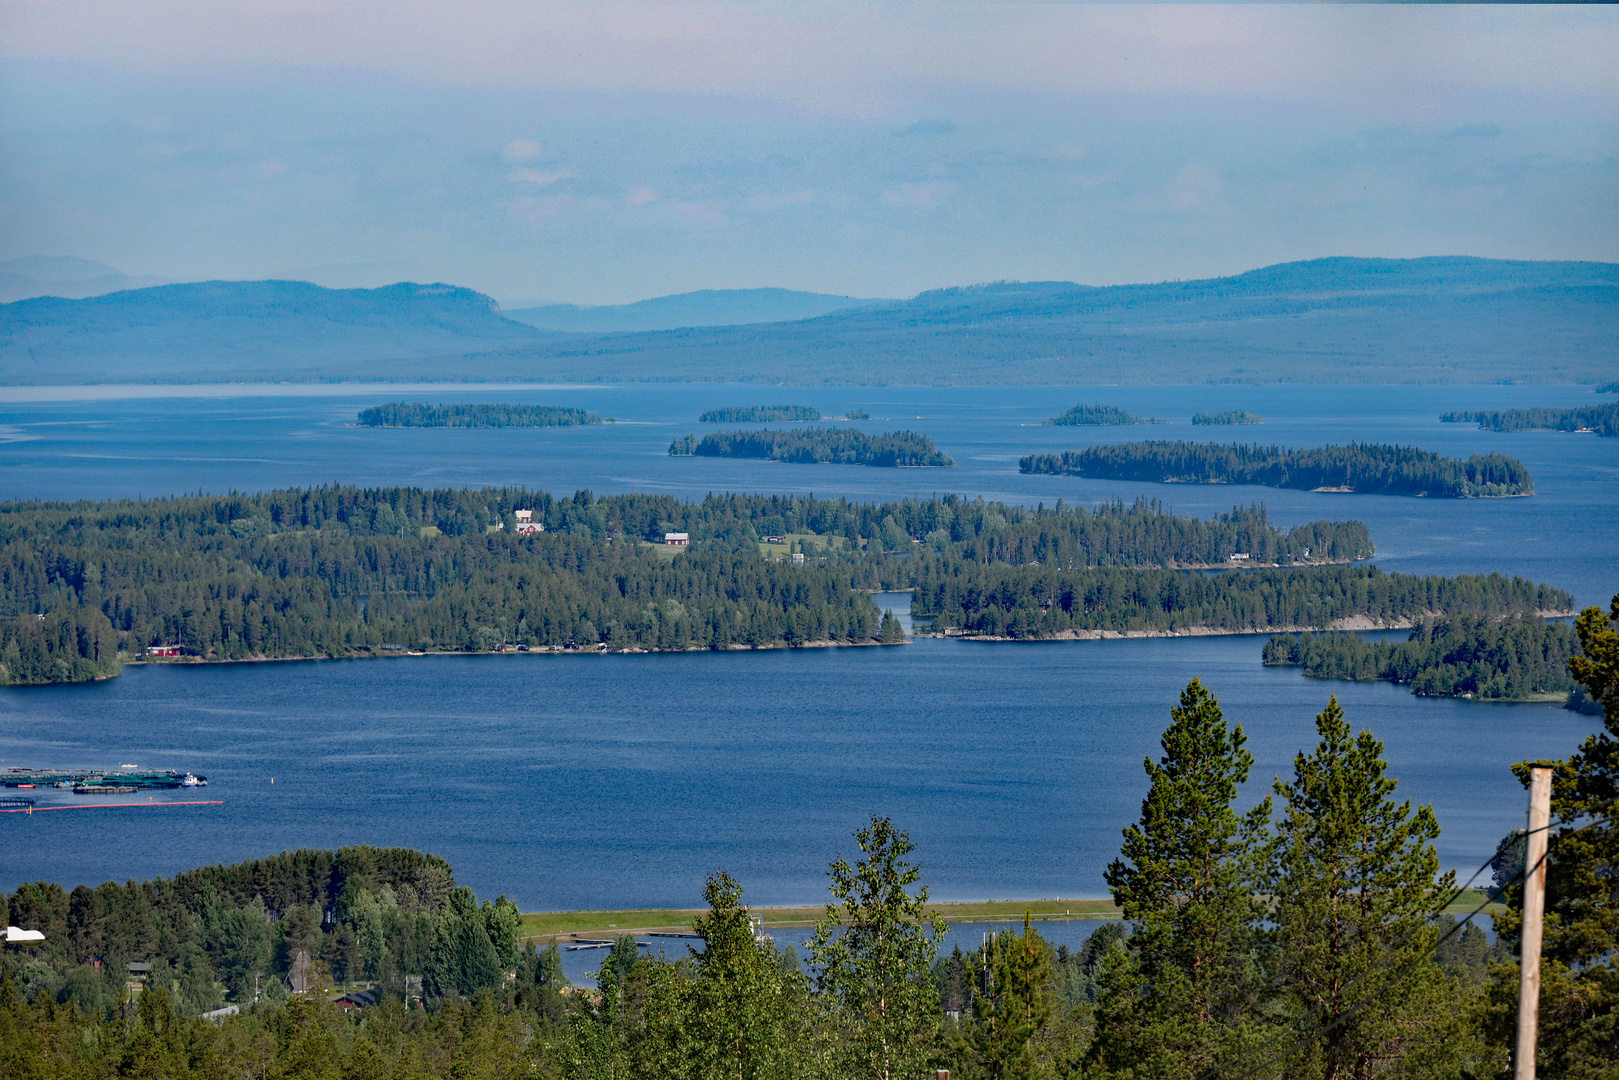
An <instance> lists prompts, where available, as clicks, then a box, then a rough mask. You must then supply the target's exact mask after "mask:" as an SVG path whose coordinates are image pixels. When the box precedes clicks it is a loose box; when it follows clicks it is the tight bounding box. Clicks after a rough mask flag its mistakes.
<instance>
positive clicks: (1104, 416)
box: [1041, 402, 1163, 427]
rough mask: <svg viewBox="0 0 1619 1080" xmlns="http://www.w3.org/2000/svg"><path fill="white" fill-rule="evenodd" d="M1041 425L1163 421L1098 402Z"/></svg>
mask: <svg viewBox="0 0 1619 1080" xmlns="http://www.w3.org/2000/svg"><path fill="white" fill-rule="evenodd" d="M1041 423H1043V424H1056V425H1057V426H1058V427H1092V426H1096V427H1105V426H1109V425H1115V424H1161V423H1163V421H1162V420H1151V419H1148V418H1147V417H1144V416H1134V415H1132V414H1130V413H1127V412H1125V411H1124V410H1123V409H1121V408H1119V407H1118V406H1117V405H1103V404H1102V403H1100V402H1098V403H1096V404H1095V405H1084V404H1080V405H1075V406H1074V407H1073V408H1072V409H1069V410H1068V411H1067V412H1065V413H1063V414H1062V415H1061V416H1053V417H1051V418H1050V419H1048V420H1042V421H1041Z"/></svg>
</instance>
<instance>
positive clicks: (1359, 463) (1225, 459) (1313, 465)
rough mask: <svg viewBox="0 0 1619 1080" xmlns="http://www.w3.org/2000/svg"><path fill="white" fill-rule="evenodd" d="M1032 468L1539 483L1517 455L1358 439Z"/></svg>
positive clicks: (1403, 484) (1098, 474)
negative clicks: (1443, 452)
mask: <svg viewBox="0 0 1619 1080" xmlns="http://www.w3.org/2000/svg"><path fill="white" fill-rule="evenodd" d="M1018 468H1019V469H1020V470H1021V471H1023V472H1026V473H1054V474H1059V475H1061V474H1067V475H1070V476H1086V477H1090V478H1092V479H1096V480H1145V481H1148V482H1151V483H1160V484H1172V483H1173V484H1264V485H1265V486H1267V487H1279V488H1301V489H1303V490H1305V491H1321V490H1325V491H1353V492H1356V493H1359V494H1362V495H1427V496H1435V497H1443V498H1452V499H1475V498H1490V497H1495V496H1505V495H1530V494H1533V493H1534V490H1535V486H1534V482H1533V481H1532V480H1531V479H1530V477H1529V470H1528V469H1526V468H1524V467H1523V464H1522V463H1521V462H1519V461H1518V460H1517V459H1516V458H1509V457H1506V456H1504V455H1502V454H1474V455H1473V456H1472V457H1470V458H1468V459H1467V460H1466V461H1457V460H1455V459H1454V458H1447V457H1442V456H1440V455H1439V454H1435V453H1432V452H1430V451H1427V450H1419V449H1417V448H1416V447H1414V446H1387V445H1382V444H1372V443H1351V444H1349V445H1348V446H1326V447H1322V448H1320V449H1318V450H1288V449H1284V448H1282V447H1280V446H1242V445H1238V444H1236V443H1233V444H1231V445H1229V446H1225V445H1221V444H1219V443H1189V442H1180V441H1168V440H1155V441H1150V442H1138V443H1114V444H1111V445H1106V446H1092V447H1089V448H1088V449H1085V450H1081V451H1079V452H1077V453H1076V452H1074V451H1071V450H1070V451H1068V452H1066V453H1064V454H1062V455H1061V456H1060V457H1059V456H1057V455H1056V454H1030V455H1029V456H1028V457H1026V458H1023V459H1022V460H1021V461H1019V462H1018Z"/></svg>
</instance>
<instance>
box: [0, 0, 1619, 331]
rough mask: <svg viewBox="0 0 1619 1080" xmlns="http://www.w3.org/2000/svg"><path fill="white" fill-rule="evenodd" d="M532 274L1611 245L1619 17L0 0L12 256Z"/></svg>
mask: <svg viewBox="0 0 1619 1080" xmlns="http://www.w3.org/2000/svg"><path fill="white" fill-rule="evenodd" d="M35 254H44V255H75V256H80V257H84V258H89V259H96V260H101V261H104V262H107V263H110V264H112V265H113V266H116V267H117V268H119V269H121V270H123V271H125V272H126V273H130V274H135V275H155V276H159V277H162V278H167V279H174V280H190V279H197V278H206V277H222V278H252V277H265V276H272V275H273V276H296V277H304V278H308V279H310V280H315V281H320V282H322V283H324V284H334V285H348V284H364V285H372V284H382V283H384V282H388V281H394V280H399V279H405V278H408V279H415V280H445V281H452V282H457V283H460V284H465V285H470V286H473V287H475V288H479V289H482V290H484V291H486V292H489V293H491V294H493V295H494V296H496V297H497V298H499V299H500V300H501V301H502V302H505V303H508V304H512V303H520V302H525V301H531V300H538V299H553V300H567V301H575V302H584V303H608V302H619V301H626V300H633V299H639V298H642V297H646V296H652V295H658V294H662V293H669V292H679V291H685V290H689V289H698V288H728V287H749V286H759V285H779V286H785V287H789V288H800V289H813V290H817V291H823V292H836V293H848V294H854V295H861V296H903V295H910V294H913V293H915V292H917V291H919V290H922V289H926V288H932V287H936V286H941V285H952V284H963V283H969V282H977V281H988V280H995V279H1003V278H1014V279H1046V278H1062V279H1068V280H1075V281H1082V282H1088V283H1093V284H1106V283H1112V282H1125V281H1143V280H1154V281H1155V280H1162V279H1166V278H1177V277H1202V276H1209V275H1215V274H1225V273H1234V272H1238V271H1242V270H1246V269H1250V268H1252V267H1255V266H1260V265H1264V264H1267V263H1273V262H1280V261H1284V260H1289V259H1302V258H1312V257H1316V256H1322V255H1336V254H1350V255H1387V256H1413V255H1429V254H1473V255H1486V256H1498V257H1511V258H1533V259H1553V258H1556V259H1565V258H1566V259H1598V260H1606V261H1619V12H1616V11H1614V10H1612V9H1608V8H1589V7H1588V8H1548V7H1503V6H1482V7H1464V6H1449V5H1447V6H1437V7H1412V6H1404V5H1401V6H1372V5H1353V6H1329V5H1309V6H1280V5H1235V6H1224V5H1194V6H1172V5H1071V4H1028V5H1023V4H996V3H931V4H930V3H887V2H866V3H843V2H830V0H827V2H814V3H809V2H803V3H793V2H785V3H784V2H776V3H771V2H762V0H755V2H749V3H730V2H715V3H653V2H645V0H640V2H635V0H632V2H619V0H588V2H578V3H574V2H562V3H534V2H518V0H459V2H455V3H447V2H431V3H429V2H425V0H395V2H390V3H381V2H374V0H368V2H360V0H275V2H271V0H235V2H230V0H138V2H137V0H0V259H4V258H12V257H16V256H22V255H35Z"/></svg>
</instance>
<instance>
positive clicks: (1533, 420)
mask: <svg viewBox="0 0 1619 1080" xmlns="http://www.w3.org/2000/svg"><path fill="white" fill-rule="evenodd" d="M1439 419H1440V420H1442V421H1444V422H1445V423H1447V424H1468V423H1473V422H1474V421H1477V423H1478V426H1479V427H1481V428H1483V429H1484V430H1485V431H1591V432H1595V433H1596V434H1598V435H1603V436H1606V437H1608V438H1616V437H1619V402H1615V403H1613V404H1610V405H1592V406H1588V407H1586V408H1583V409H1503V410H1499V411H1483V412H1477V411H1476V412H1448V413H1444V414H1443V415H1441V416H1440V417H1439Z"/></svg>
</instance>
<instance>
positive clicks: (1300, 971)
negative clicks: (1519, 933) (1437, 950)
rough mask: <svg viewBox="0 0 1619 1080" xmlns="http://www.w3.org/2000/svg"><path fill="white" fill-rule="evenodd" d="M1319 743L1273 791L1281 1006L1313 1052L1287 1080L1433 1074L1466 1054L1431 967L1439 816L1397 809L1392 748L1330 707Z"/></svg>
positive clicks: (1276, 974) (1440, 896)
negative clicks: (1387, 753) (1387, 755)
mask: <svg viewBox="0 0 1619 1080" xmlns="http://www.w3.org/2000/svg"><path fill="white" fill-rule="evenodd" d="M1316 733H1317V735H1318V736H1319V740H1320V741H1319V742H1318V743H1317V744H1316V747H1315V750H1314V751H1313V752H1312V753H1311V754H1309V755H1308V756H1306V755H1304V754H1299V755H1298V757H1297V758H1296V759H1295V760H1294V763H1293V779H1292V781H1291V782H1290V783H1285V784H1284V783H1282V782H1281V781H1280V780H1278V781H1277V782H1276V794H1277V796H1278V797H1279V798H1280V799H1281V810H1282V814H1281V818H1280V821H1279V822H1278V825H1277V834H1276V841H1275V844H1274V847H1273V848H1272V857H1271V861H1270V875H1269V882H1268V884H1267V886H1266V889H1265V891H1266V892H1267V893H1268V894H1270V895H1271V896H1272V897H1274V898H1275V907H1274V908H1273V910H1272V914H1271V918H1272V922H1273V925H1274V928H1275V929H1274V931H1273V933H1272V934H1271V935H1270V941H1269V948H1268V950H1267V955H1268V961H1269V967H1270V970H1271V976H1272V985H1274V986H1275V987H1276V988H1277V990H1278V1001H1277V1006H1278V1008H1279V1009H1280V1011H1281V1014H1282V1015H1283V1016H1284V1017H1285V1018H1286V1019H1287V1020H1288V1021H1289V1022H1290V1026H1291V1028H1292V1032H1293V1033H1294V1034H1295V1035H1303V1036H1306V1037H1308V1042H1307V1043H1306V1045H1305V1046H1303V1047H1302V1048H1300V1049H1299V1050H1298V1051H1297V1052H1296V1053H1295V1054H1293V1055H1291V1056H1290V1057H1289V1059H1288V1061H1287V1065H1286V1073H1287V1075H1288V1076H1289V1077H1300V1078H1304V1077H1320V1078H1322V1080H1343V1078H1349V1077H1363V1076H1367V1075H1370V1074H1372V1073H1374V1072H1375V1073H1379V1074H1383V1073H1385V1072H1388V1071H1391V1070H1392V1071H1393V1072H1395V1073H1396V1074H1399V1073H1406V1074H1415V1075H1423V1076H1429V1075H1437V1074H1440V1073H1442V1072H1443V1071H1444V1070H1445V1069H1446V1067H1447V1066H1450V1065H1453V1064H1454V1059H1455V1058H1456V1057H1457V1056H1458V1055H1459V1054H1461V1053H1462V1052H1463V1050H1464V1049H1465V1039H1464V1038H1463V1037H1462V1033H1461V1032H1460V1031H1459V1030H1458V1028H1457V1024H1456V1021H1455V1013H1456V1010H1455V1008H1454V1006H1455V1002H1454V1001H1453V1000H1450V998H1451V985H1450V980H1449V979H1448V978H1447V977H1446V975H1445V973H1444V972H1443V971H1442V970H1441V969H1440V967H1439V966H1438V965H1437V964H1436V963H1435V962H1434V961H1433V959H1432V958H1431V956H1430V955H1429V954H1430V951H1431V950H1432V948H1433V946H1434V942H1435V939H1436V938H1437V936H1438V929H1437V927H1436V926H1435V925H1434V923H1433V922H1432V921H1431V917H1430V916H1431V913H1432V912H1435V911H1437V910H1439V909H1440V908H1442V907H1443V906H1444V905H1445V903H1446V901H1447V900H1448V899H1449V897H1450V895H1451V892H1452V890H1453V889H1454V886H1455V881H1454V875H1453V874H1451V873H1448V872H1447V873H1445V874H1443V875H1440V874H1439V873H1438V870H1439V856H1438V854H1437V853H1436V852H1435V851H1434V846H1433V841H1434V839H1435V838H1436V837H1438V835H1439V824H1438V822H1437V821H1436V820H1435V818H1434V814H1433V810H1432V808H1430V807H1428V806H1419V807H1417V808H1416V809H1415V810H1412V808H1411V804H1410V803H1409V802H1403V803H1396V802H1395V801H1394V790H1395V781H1394V779H1393V778H1391V777H1389V776H1388V775H1387V771H1388V764H1387V762H1385V761H1384V760H1383V744H1382V743H1381V742H1380V741H1379V740H1377V739H1376V738H1374V737H1373V736H1372V734H1371V733H1370V732H1368V731H1361V732H1360V733H1359V734H1354V733H1352V732H1351V730H1350V726H1349V721H1348V720H1346V719H1345V718H1344V712H1343V709H1342V708H1341V707H1340V706H1339V705H1338V699H1337V697H1336V696H1334V697H1333V698H1332V699H1331V700H1329V701H1328V702H1327V707H1326V709H1325V710H1323V711H1322V712H1321V713H1320V714H1319V715H1317V717H1316Z"/></svg>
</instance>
